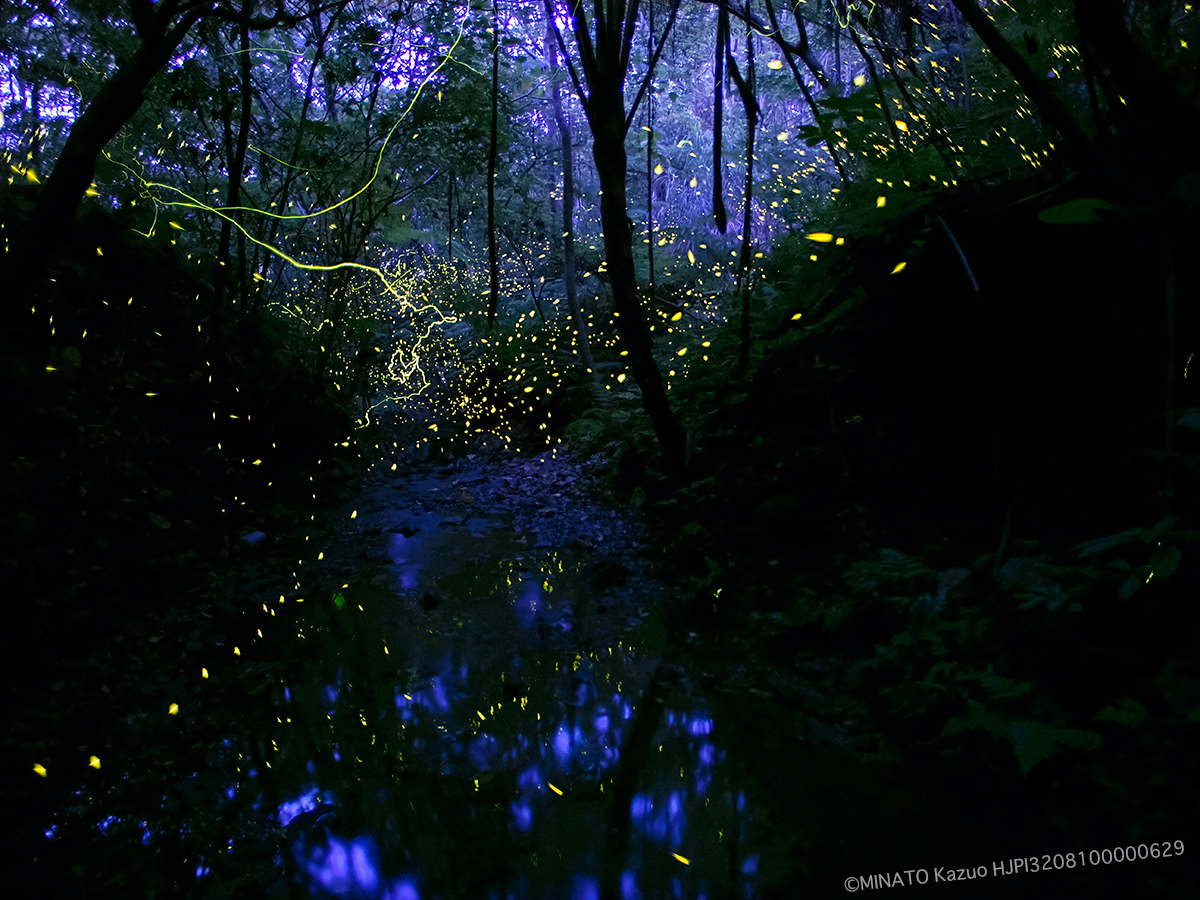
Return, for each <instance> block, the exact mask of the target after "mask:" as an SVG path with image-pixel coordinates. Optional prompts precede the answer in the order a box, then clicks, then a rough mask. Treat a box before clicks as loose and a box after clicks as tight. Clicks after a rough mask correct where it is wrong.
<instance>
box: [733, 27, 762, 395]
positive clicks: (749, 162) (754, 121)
mask: <svg viewBox="0 0 1200 900" xmlns="http://www.w3.org/2000/svg"><path fill="white" fill-rule="evenodd" d="M729 71H730V73H731V74H732V75H733V76H734V80H735V81H736V82H737V87H738V94H739V95H740V96H741V98H742V108H743V109H744V110H745V111H746V186H745V190H744V191H743V195H742V253H741V258H740V259H739V261H738V287H739V288H740V290H741V293H742V322H741V338H742V349H741V357H740V359H739V362H738V368H739V369H740V370H741V372H742V374H743V375H746V374H748V373H749V371H750V262H751V259H752V256H751V254H752V252H753V246H754V244H753V241H752V240H751V235H750V229H751V226H752V225H753V218H752V215H751V211H752V208H753V199H754V132H755V129H757V127H758V114H759V107H758V98H757V96H756V95H755V94H756V92H755V72H754V32H753V30H752V29H751V28H750V27H749V26H747V27H746V77H745V78H742V77H741V74H740V73H739V72H738V70H737V64H736V63H735V62H734V60H733V57H732V56H730V58H729Z"/></svg>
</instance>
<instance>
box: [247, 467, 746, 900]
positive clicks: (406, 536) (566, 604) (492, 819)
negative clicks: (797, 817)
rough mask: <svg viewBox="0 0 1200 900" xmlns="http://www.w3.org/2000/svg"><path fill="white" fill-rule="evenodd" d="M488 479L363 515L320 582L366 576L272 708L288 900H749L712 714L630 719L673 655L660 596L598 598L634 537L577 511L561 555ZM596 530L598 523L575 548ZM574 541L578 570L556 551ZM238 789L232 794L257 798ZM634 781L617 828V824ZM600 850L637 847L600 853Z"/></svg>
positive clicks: (372, 501) (406, 485)
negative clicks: (599, 548)
mask: <svg viewBox="0 0 1200 900" xmlns="http://www.w3.org/2000/svg"><path fill="white" fill-rule="evenodd" d="M525 465H528V464H525ZM481 474H483V475H484V478H483V481H481V480H480V479H479V476H480V475H481ZM503 477H505V476H500V480H501V481H502V479H503ZM567 477H570V476H567ZM488 479H492V480H493V481H495V479H494V477H493V476H491V475H487V474H484V473H483V471H482V470H481V469H472V468H470V467H467V468H466V469H465V470H464V469H450V470H442V471H440V472H422V473H420V474H414V475H412V476H409V477H407V478H401V479H397V480H395V481H392V482H390V483H385V484H382V485H379V486H377V487H376V488H375V490H374V491H373V492H371V493H369V494H368V495H367V496H366V498H365V499H363V498H360V499H359V500H357V501H355V502H356V503H357V504H360V505H362V506H363V507H364V510H363V512H360V513H357V514H356V517H355V528H354V530H353V531H352V533H350V534H349V535H348V536H347V540H346V541H345V543H344V545H343V548H342V550H341V551H340V554H339V553H333V554H331V558H330V560H329V562H330V564H331V565H330V568H336V567H338V565H339V563H340V564H341V568H340V571H343V572H344V571H346V569H354V570H356V571H354V574H353V575H352V576H349V577H348V580H346V581H344V582H343V583H342V585H341V586H340V587H335V588H334V589H333V590H332V591H331V593H330V596H329V598H328V602H325V600H324V599H323V598H322V599H316V598H310V599H309V601H308V602H307V603H306V604H305V605H304V606H303V612H302V613H301V614H300V615H299V616H298V618H297V619H296V620H295V623H294V624H295V626H296V636H295V637H294V638H291V639H289V640H290V642H291V643H293V644H294V645H297V648H296V657H297V658H302V659H304V660H306V661H305V662H304V664H303V665H302V666H293V667H292V674H291V676H290V677H289V679H288V681H287V683H286V684H285V685H284V686H283V695H282V697H283V714H282V715H280V716H279V717H278V718H279V719H280V721H279V723H278V725H277V726H276V728H275V729H273V734H272V738H271V744H272V753H271V754H270V755H269V756H270V758H269V759H268V762H269V765H270V769H271V773H270V780H271V791H270V793H271V794H272V795H273V796H274V799H275V800H276V801H277V803H276V804H275V805H276V806H277V809H278V813H277V815H278V822H279V825H280V826H281V827H283V828H284V829H285V832H284V835H285V836H284V838H283V839H282V840H281V843H280V854H279V860H278V862H279V864H280V870H281V872H286V876H285V877H283V878H281V882H280V884H279V885H277V890H279V891H283V890H285V887H286V889H287V892H288V893H292V892H295V891H297V890H299V891H300V892H302V893H309V892H311V893H313V894H315V895H318V896H322V895H334V896H354V897H388V898H416V897H454V896H480V897H497V898H500V897H512V898H563V897H572V898H575V897H577V898H589V897H599V896H600V895H601V884H602V881H603V880H604V878H605V872H607V873H608V876H607V877H608V879H609V888H610V889H609V891H608V892H607V893H610V894H612V893H613V885H614V884H615V885H616V888H615V890H616V896H621V897H629V898H632V897H642V898H654V897H697V898H699V897H713V896H727V895H729V894H730V892H731V889H732V887H733V885H734V884H735V883H736V884H737V885H738V890H739V891H740V895H741V896H744V897H752V896H754V876H755V871H756V865H757V857H756V856H755V855H754V854H753V853H749V854H748V853H746V852H745V851H744V848H743V847H741V846H740V845H741V841H742V838H743V832H744V830H745V826H746V823H747V821H748V817H749V815H750V813H749V811H748V810H747V808H746V798H745V795H744V793H742V792H741V791H740V790H739V789H738V787H737V785H736V784H734V783H733V781H731V778H730V775H729V773H728V772H727V771H726V767H725V766H724V765H723V763H724V759H725V751H724V750H723V749H722V748H721V747H720V746H719V745H718V744H716V743H714V741H713V739H712V731H713V720H712V716H711V714H710V713H709V711H708V709H707V706H706V702H705V700H704V699H703V698H702V697H701V696H698V695H696V694H695V693H694V692H692V691H691V690H690V689H689V688H688V687H687V686H686V682H684V681H680V679H678V678H672V679H670V681H674V682H677V683H676V684H674V685H671V684H667V683H663V684H660V685H659V686H658V687H657V689H655V692H654V698H655V701H658V705H657V706H656V708H655V709H654V710H650V711H643V710H640V707H641V706H642V705H643V699H644V697H645V695H646V694H647V689H648V687H649V686H650V684H651V679H652V677H653V676H654V674H655V672H656V670H657V669H658V667H659V665H660V663H661V658H660V651H661V650H662V647H663V646H664V644H665V629H664V627H663V625H662V624H661V622H660V620H659V614H658V613H657V611H656V609H657V603H658V600H659V597H660V595H661V586H660V585H658V584H657V583H656V582H654V580H653V578H652V577H650V576H648V575H640V574H632V575H629V576H626V577H624V578H623V579H618V580H623V582H624V583H623V584H621V585H619V586H618V585H611V584H610V585H609V586H608V587H607V588H601V587H599V586H598V582H599V583H603V582H604V579H598V578H596V577H595V572H596V571H597V568H598V567H597V565H596V552H594V551H593V550H590V549H585V548H584V544H590V543H592V541H596V540H599V541H600V542H601V543H603V541H604V539H605V536H606V535H608V536H609V544H610V548H609V549H610V550H611V552H610V553H609V554H608V555H607V556H606V557H605V559H616V560H624V561H625V562H628V563H629V564H630V565H631V566H637V562H636V561H635V560H633V559H632V558H631V556H630V554H631V551H632V545H633V544H634V543H635V542H634V541H632V540H631V539H629V538H628V537H626V538H624V539H622V538H621V535H622V533H625V535H626V536H628V535H629V534H630V533H631V532H632V526H629V527H627V526H626V524H625V523H623V522H621V521H620V520H619V519H618V518H617V517H616V516H615V515H614V514H612V513H611V512H608V511H604V510H600V509H597V508H595V507H593V506H592V505H590V503H589V502H587V501H586V500H582V499H580V498H579V497H578V496H576V497H575V498H574V500H573V501H572V502H571V503H570V504H568V503H566V502H564V504H563V507H564V512H566V513H567V516H564V520H560V522H559V523H557V524H556V526H555V527H556V528H557V529H558V532H556V533H554V534H553V535H552V536H553V537H555V538H557V540H555V541H550V540H547V539H546V536H545V535H544V533H543V532H544V531H545V528H544V520H545V518H546V517H545V516H544V515H540V513H541V512H543V511H544V509H545V508H546V506H544V505H542V506H540V508H539V509H537V510H534V511H533V512H532V515H535V516H539V518H540V519H542V524H541V525H536V524H535V526H534V527H538V528H539V530H538V531H534V532H531V531H530V528H531V522H530V520H529V516H528V515H527V513H530V510H527V509H524V506H525V503H524V501H526V500H528V501H530V502H531V503H532V502H534V501H537V500H538V498H536V497H534V496H532V494H533V493H534V492H533V491H532V490H530V489H529V486H528V485H522V484H521V483H518V484H517V485H516V489H515V492H514V491H513V490H511V489H510V490H500V491H492V492H491V493H490V494H489V491H488V490H487V486H488V485H487V484H486V483H485V482H487V481H488ZM496 483H500V482H499V481H497V482H496ZM503 486H504V487H508V488H511V484H506V485H503ZM551 486H554V485H551ZM468 490H474V491H475V493H474V494H470V493H468ZM514 496H515V497H516V498H517V501H518V502H516V503H515V504H514V503H511V502H508V501H510V500H512V499H513V497H514ZM556 496H557V495H556ZM481 497H483V498H484V500H483V501H481V500H480V498H481ZM489 497H490V502H487V500H488V498H489ZM568 506H569V511H568V510H567V507H568ZM506 507H515V508H514V509H512V510H511V511H510V510H509V509H506ZM568 517H569V522H568V523H567V524H564V521H565V520H566V519H567V518H568ZM589 520H590V521H592V522H593V523H595V522H601V523H603V525H602V526H600V527H599V528H596V527H595V526H592V527H593V530H592V531H590V532H588V534H589V535H590V537H591V540H588V539H586V538H584V539H583V544H581V543H580V540H579V534H578V533H577V532H579V530H580V529H581V528H583V529H586V528H588V527H589V526H588V522H589ZM572 526H577V527H574V528H573V527H572ZM564 528H565V529H566V532H569V533H563V529H564ZM572 534H574V537H573V538H572ZM614 534H616V535H617V540H616V542H615V543H614V540H613V538H612V535H614ZM568 538H570V539H571V540H572V541H573V543H572V546H573V547H574V549H571V548H567V549H564V548H563V547H562V546H547V544H551V543H553V544H556V545H562V544H564V543H566V539H568ZM622 540H623V541H624V542H623V543H622ZM539 545H540V546H539ZM356 552H357V556H356V555H355V553H356ZM364 560H365V563H366V564H363V563H364ZM610 565H611V563H610ZM616 565H618V566H621V567H622V568H623V569H624V568H625V566H624V563H621V562H618V563H616ZM601 568H602V567H601ZM609 580H610V581H611V580H612V579H609ZM301 644H304V645H307V646H303V647H300V646H299V645H301ZM276 646H277V647H279V646H280V645H276ZM283 646H284V647H286V644H285V645H283ZM317 647H319V648H320V649H319V652H315V651H316V648H317ZM277 652H279V651H278V650H277ZM283 652H284V653H285V654H286V653H288V651H287V650H286V649H285V650H283ZM658 707H661V708H658ZM639 714H641V715H644V716H647V719H646V722H644V723H643V726H642V729H641V730H640V731H639V732H638V734H637V735H635V733H634V732H635V720H636V717H637V716H638V715H639ZM646 723H649V725H647V724H646ZM632 740H637V741H638V742H639V743H640V744H642V745H643V746H636V747H631V746H630V742H631V741H632ZM623 769H624V774H622V770H623ZM246 775H247V779H246V780H245V781H243V782H242V783H241V784H239V786H238V789H239V790H248V791H255V790H257V789H258V788H256V784H257V782H258V781H259V778H258V775H259V773H258V771H257V770H256V769H255V770H251V771H247V772H246ZM630 775H632V779H633V781H632V784H633V785H634V786H635V788H636V789H635V790H633V791H632V796H631V797H629V796H625V797H624V798H623V802H626V803H628V807H629V808H628V814H629V815H628V821H627V823H626V824H621V822H620V820H621V819H622V817H621V816H619V815H618V816H616V818H615V819H614V817H613V811H612V810H611V808H610V807H611V803H612V798H613V797H614V796H616V795H619V794H620V791H621V790H622V789H621V788H618V787H616V786H615V785H616V784H617V782H618V781H621V780H622V779H623V781H624V783H625V784H629V783H630V782H629V778H630ZM626 790H627V792H628V789H626ZM263 797H264V802H266V801H265V798H266V793H265V792H264V794H263ZM305 814H307V815H305ZM614 822H617V824H615V825H614V824H613V823H614ZM609 828H615V829H617V830H618V831H620V830H623V829H626V828H627V831H626V833H624V834H619V835H617V840H616V842H615V843H614V842H613V840H609V841H608V842H607V843H606V840H605V834H606V829H609ZM606 847H607V848H608V849H606ZM614 847H615V848H619V849H614ZM618 857H619V858H618Z"/></svg>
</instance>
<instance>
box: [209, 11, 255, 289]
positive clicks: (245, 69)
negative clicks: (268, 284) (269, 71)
mask: <svg viewBox="0 0 1200 900" xmlns="http://www.w3.org/2000/svg"><path fill="white" fill-rule="evenodd" d="M253 7H254V2H253V0H249V2H247V4H246V7H245V11H246V13H247V15H253V14H254V8H253ZM238 50H239V63H240V66H239V68H240V79H239V80H240V82H241V95H242V96H241V101H242V102H241V110H240V114H239V118H238V134H237V143H236V144H234V143H233V140H232V135H231V134H230V132H231V130H232V118H233V111H232V109H230V110H229V111H228V114H227V115H226V116H225V142H226V153H227V156H226V158H227V159H228V160H229V189H228V191H227V192H226V195H225V207H226V209H227V210H229V212H228V213H227V215H228V216H231V217H232V220H233V221H232V222H231V221H230V219H229V218H223V219H222V220H221V239H220V245H219V247H218V250H217V261H218V262H217V264H218V267H219V268H218V271H217V290H216V301H215V302H216V307H217V309H220V308H221V307H222V306H223V305H224V302H225V294H226V292H227V291H228V289H229V286H230V285H231V284H233V283H234V274H233V271H232V268H233V267H232V266H231V265H230V262H231V261H230V259H229V245H230V236H231V232H232V230H233V228H234V227H235V225H236V226H237V245H238V259H237V269H238V271H237V281H236V284H237V288H238V296H237V297H235V298H234V304H235V305H236V304H237V303H238V301H239V300H240V301H241V302H242V303H245V302H246V301H247V299H248V297H247V290H246V234H245V232H244V231H243V230H242V229H243V228H244V223H245V217H244V216H243V214H242V211H241V210H240V209H238V208H237V207H240V206H241V205H242V181H243V180H244V178H245V170H246V149H247V147H248V146H249V143H250V123H251V118H252V112H253V109H252V106H251V85H250V71H251V65H250V28H249V26H248V25H246V24H244V23H243V24H242V25H240V26H238ZM230 150H232V153H230V152H229V151H230Z"/></svg>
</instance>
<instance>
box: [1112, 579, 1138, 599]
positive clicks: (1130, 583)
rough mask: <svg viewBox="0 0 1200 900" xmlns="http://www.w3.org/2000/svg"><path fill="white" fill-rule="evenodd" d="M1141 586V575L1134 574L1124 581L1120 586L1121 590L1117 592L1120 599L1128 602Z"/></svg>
mask: <svg viewBox="0 0 1200 900" xmlns="http://www.w3.org/2000/svg"><path fill="white" fill-rule="evenodd" d="M1141 584H1142V576H1141V573H1139V572H1134V573H1133V574H1132V575H1130V576H1129V577H1128V578H1126V579H1125V583H1124V584H1123V585H1121V590H1120V591H1118V593H1119V594H1120V595H1121V599H1122V600H1128V599H1129V598H1130V597H1132V596H1133V595H1134V594H1135V593H1137V589H1138V588H1139V587H1141Z"/></svg>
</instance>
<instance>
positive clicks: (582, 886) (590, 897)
mask: <svg viewBox="0 0 1200 900" xmlns="http://www.w3.org/2000/svg"><path fill="white" fill-rule="evenodd" d="M571 900H600V885H599V884H597V883H596V879H595V878H589V877H588V876H586V875H581V876H577V877H576V879H575V890H574V892H572V894H571Z"/></svg>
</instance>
